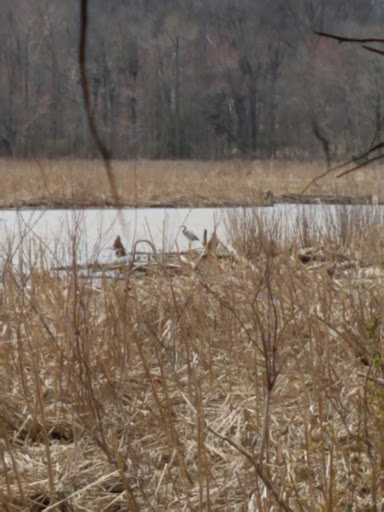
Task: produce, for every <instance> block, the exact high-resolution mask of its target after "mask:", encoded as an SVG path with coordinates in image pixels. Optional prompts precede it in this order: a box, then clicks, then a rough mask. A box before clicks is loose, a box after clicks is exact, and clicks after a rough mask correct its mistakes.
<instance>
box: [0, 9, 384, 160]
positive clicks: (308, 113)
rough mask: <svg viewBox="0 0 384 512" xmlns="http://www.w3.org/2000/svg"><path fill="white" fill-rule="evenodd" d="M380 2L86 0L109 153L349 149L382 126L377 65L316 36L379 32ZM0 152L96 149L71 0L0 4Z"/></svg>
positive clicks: (91, 76)
mask: <svg viewBox="0 0 384 512" xmlns="http://www.w3.org/2000/svg"><path fill="white" fill-rule="evenodd" d="M383 21H384V5H383V1H382V0H370V1H367V0H275V1H274V2H265V1H263V0H162V1H161V2H159V1H158V0H109V1H108V2H105V1H103V0H93V1H90V2H89V29H88V41H87V48H88V52H87V63H86V64H87V76H88V82H89V83H88V85H89V90H90V98H91V104H92V110H93V113H94V115H95V118H96V121H97V126H98V130H99V132H100V135H101V137H102V138H103V141H104V143H105V145H106V147H107V149H108V151H109V153H110V155H111V157H112V158H137V157H140V158H153V159H189V158H194V159H219V158H220V159H222V158H233V157H236V158H299V159H318V158H323V157H324V158H326V159H327V161H328V163H329V162H331V161H332V160H336V159H338V158H343V156H344V155H345V154H354V153H355V154H358V153H360V152H361V151H364V149H366V148H367V147H369V146H371V145H373V144H374V143H375V141H379V140H380V137H381V135H382V131H383V124H384V112H383V107H384V102H383V91H382V84H383V83H384V81H383V78H384V72H383V61H382V59H380V56H377V55H373V54H372V55H367V53H364V52H363V51H361V50H360V49H359V48H356V47H351V46H347V45H344V44H342V45H338V44H337V43H336V42H335V41H332V40H327V39H324V38H321V37H318V36H317V35H316V34H315V31H323V30H324V31H327V32H333V33H337V34H341V35H343V36H354V37H357V36H367V35H370V36H371V37H375V36H376V37H380V30H381V27H382V23H383ZM0 23H1V25H0V26H1V30H0V63H1V69H2V73H1V77H0V154H2V155H9V156H15V157H34V156H48V157H62V156H69V155H71V156H79V157H89V156H90V157H93V156H96V155H97V148H96V146H95V142H94V140H93V138H92V136H91V135H90V132H89V127H88V123H87V119H86V115H85V111H84V106H83V100H82V89H81V86H82V84H81V79H80V73H79V65H78V45H79V23H80V22H79V0H66V2H63V1H62V0H41V1H39V2H31V1H30V0H12V1H11V0H3V5H2V10H1V13H0Z"/></svg>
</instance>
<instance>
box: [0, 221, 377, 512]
mask: <svg viewBox="0 0 384 512" xmlns="http://www.w3.org/2000/svg"><path fill="white" fill-rule="evenodd" d="M343 215H344V217H343ZM346 215H347V213H346V212H345V211H344V212H343V211H342V212H341V217H340V218H341V220H342V219H343V218H344V223H341V224H340V225H341V226H342V227H341V228H340V229H338V232H337V234H336V236H334V235H335V231H332V229H334V228H332V227H330V228H329V233H331V234H332V236H331V235H330V236H328V237H327V236H326V237H325V238H323V240H322V241H321V244H322V247H321V248H320V245H319V240H316V244H317V246H316V248H315V249H313V248H312V249H309V248H307V249H305V251H306V253H305V254H306V257H307V260H305V259H304V257H303V256H302V252H300V250H301V251H303V248H301V249H300V250H299V249H298V248H295V247H296V246H299V245H302V244H301V241H300V240H302V239H304V237H306V245H309V243H310V242H311V240H309V238H308V237H309V235H308V233H306V227H305V223H303V225H301V226H299V227H298V231H297V236H296V239H295V241H294V243H293V244H292V241H291V242H290V243H289V244H288V243H279V242H277V241H276V239H278V235H279V234H278V233H274V232H273V230H272V232H271V231H269V232H268V230H265V229H263V226H262V224H261V223H260V221H259V220H258V219H257V217H255V216H254V217H252V216H250V217H247V218H244V219H232V229H233V245H234V246H235V247H236V252H237V254H236V256H235V257H233V258H230V259H219V258H217V257H215V256H211V257H209V258H207V259H206V260H201V261H200V264H199V265H198V267H197V268H196V269H193V268H192V266H191V265H189V264H188V263H187V262H185V263H181V273H180V274H179V275H173V276H171V275H170V274H169V273H168V272H167V271H166V269H164V268H163V267H161V266H159V267H156V266H155V267H154V268H153V269H152V270H151V271H150V272H149V273H148V274H147V275H146V276H141V277H138V276H136V275H133V274H129V273H127V274H126V276H125V278H124V279H123V280H120V281H111V280H107V279H101V280H94V279H92V278H90V279H89V280H87V281H84V280H80V279H79V276H78V275H77V273H76V265H74V266H73V269H72V272H68V274H67V275H65V276H61V278H58V277H57V276H56V275H52V273H51V272H49V271H48V270H47V269H46V270H44V269H36V268H32V267H30V265H29V263H28V261H24V262H23V274H20V273H19V272H16V271H15V270H13V269H12V268H11V267H10V266H9V265H7V264H5V265H4V271H3V281H2V282H3V285H2V292H1V302H2V304H1V311H2V313H1V332H2V335H1V338H0V368H1V370H0V371H1V382H2V393H1V398H0V418H1V422H0V428H1V430H0V438H1V442H0V503H1V510H9V511H16V510H23V511H25V510H31V511H32V510H34V511H37V510H64V511H76V512H77V511H89V510H94V511H97V510H100V511H123V510H132V511H133V510H148V511H160V510H164V511H182V510H194V511H195V510H211V511H218V510H222V511H227V510H234V511H252V512H254V511H260V512H270V511H278V510H292V511H293V510H294V511H319V512H320V511H324V510H327V511H345V512H347V511H368V510H369V511H373V510H375V511H379V510H383V508H384V502H383V496H384V477H383V475H384V472H383V468H384V428H383V426H384V362H383V354H384V341H383V340H384V338H383V331H382V330H383V327H382V319H383V314H384V311H383V309H384V287H383V279H384V270H383V263H384V261H383V258H382V256H381V255H380V254H378V253H377V250H376V248H377V240H378V238H382V236H383V233H382V229H381V227H380V225H379V223H378V222H377V219H375V218H374V217H371V218H370V219H365V220H364V219H362V220H361V219H360V223H359V221H358V219H357V220H356V219H353V218H346V217H345V216H346ZM255 226H256V228H255ZM257 226H258V227H257ZM362 226H364V229H362ZM245 231H246V233H244V232H245ZM312 241H313V240H312ZM311 251H312V252H311ZM311 254H312V256H311ZM314 255H315V256H314ZM303 261H306V265H304V264H303V263H302V262H303Z"/></svg>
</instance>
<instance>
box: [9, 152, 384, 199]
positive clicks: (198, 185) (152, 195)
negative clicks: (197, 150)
mask: <svg viewBox="0 0 384 512" xmlns="http://www.w3.org/2000/svg"><path fill="white" fill-rule="evenodd" d="M112 169H113V172H114V176H115V180H116V186H117V189H118V192H119V199H120V202H121V204H122V205H124V206H179V207H198V206H228V205H264V204H271V202H273V200H277V201H280V202H292V201H293V202H319V201H321V202H322V203H329V202H334V201H335V198H336V201H337V202H338V203H343V202H344V203H350V202H353V201H355V202H359V201H360V202H365V203H366V202H368V203H371V200H372V196H373V195H375V196H376V197H377V200H379V201H381V202H384V179H383V176H384V173H383V166H382V165H380V164H377V165H376V166H374V165H372V166H371V167H369V168H364V169H361V170H359V171H356V172H355V173H354V174H353V175H350V176H348V177H346V178H342V179H340V180H337V179H335V178H334V175H333V174H330V175H329V176H327V177H325V178H324V179H323V180H320V181H317V182H316V183H314V184H313V185H312V186H311V187H310V189H309V190H308V193H307V194H305V197H304V196H303V194H301V192H302V191H303V189H304V188H305V186H306V185H308V183H309V182H310V181H311V180H312V179H313V178H315V177H316V176H319V175H321V174H322V173H323V172H324V168H323V165H322V164H316V163H313V164H310V163H305V162H294V161H281V160H280V161H279V160H276V161H274V160H270V161H269V160H264V161H262V160H257V161H237V160H232V161H223V162H213V161H212V162H201V161H148V160H139V161H113V162H112ZM115 204H116V201H115V199H114V197H113V195H112V192H111V189H110V185H109V182H108V179H107V176H106V173H105V169H104V167H103V164H102V162H101V161H99V160H71V159H63V160H36V161H33V160H13V159H0V208H9V207H20V208H22V207H33V208H34V207H48V208H73V207H76V208H86V207H105V206H107V207H115Z"/></svg>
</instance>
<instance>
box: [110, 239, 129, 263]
mask: <svg viewBox="0 0 384 512" xmlns="http://www.w3.org/2000/svg"><path fill="white" fill-rule="evenodd" d="M113 248H114V249H115V253H116V256H117V257H118V258H122V257H123V256H126V255H127V251H126V250H125V247H124V245H123V244H122V242H121V238H120V236H117V237H116V240H115V241H114V242H113Z"/></svg>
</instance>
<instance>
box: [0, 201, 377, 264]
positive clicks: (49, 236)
mask: <svg viewBox="0 0 384 512" xmlns="http://www.w3.org/2000/svg"><path fill="white" fill-rule="evenodd" d="M383 212H384V209H383V207H381V206H370V205H359V206H350V205H348V206H345V205H342V206H338V205H297V204H276V205H274V206H273V207H257V208H193V209H187V208H138V209H132V208H127V209H122V210H121V211H120V212H119V211H118V210H116V209H84V210H37V209H35V210H20V211H17V210H2V211H0V243H1V248H2V251H1V253H2V258H3V259H4V257H5V254H9V253H10V252H11V253H12V254H13V258H14V261H15V260H17V259H18V256H17V255H18V254H20V250H22V251H23V253H24V254H26V253H29V254H32V253H33V252H34V251H35V252H34V253H35V254H37V252H39V251H40V249H41V248H43V249H44V251H45V254H46V256H47V257H48V258H51V259H53V260H54V261H55V263H56V264H65V263H68V262H69V261H71V259H72V255H73V247H75V251H76V255H77V256H76V257H77V260H78V261H79V262H80V263H81V262H85V261H92V260H95V259H97V260H99V261H110V260H112V259H114V258H115V254H114V251H113V250H112V245H113V241H114V239H115V238H116V236H117V235H120V236H121V239H122V241H123V243H124V245H125V247H126V248H127V251H128V252H129V251H130V250H131V247H132V246H133V244H134V242H135V241H137V240H142V239H146V240H150V241H151V242H152V243H153V245H154V246H155V247H156V250H158V251H165V252H173V251H183V250H186V249H188V248H189V242H188V240H187V239H186V238H185V237H184V236H183V234H182V231H181V228H180V226H181V225H183V224H184V225H186V226H187V227H188V229H191V230H192V231H193V232H194V233H195V234H196V235H197V236H198V237H199V238H200V240H202V239H203V232H204V230H205V229H206V230H207V234H208V237H209V236H210V235H211V234H212V232H213V231H214V230H216V233H217V235H218V237H219V239H220V240H222V241H223V242H224V243H226V244H229V245H230V241H231V234H230V231H231V229H230V226H231V225H232V226H233V220H234V218H238V219H244V218H245V217H247V215H249V214H252V215H253V216H255V215H256V216H257V218H258V219H261V220H262V222H263V226H264V227H266V228H267V229H268V226H270V229H273V230H275V232H276V233H280V234H282V233H284V234H285V235H287V233H288V236H289V233H290V232H291V233H292V232H293V231H294V230H295V228H297V226H298V225H299V224H303V219H306V220H305V222H306V224H307V229H310V230H312V231H313V232H321V231H322V230H324V226H325V225H328V226H329V224H333V225H334V226H336V225H339V224H340V223H341V222H342V221H343V218H344V221H345V219H346V218H350V217H351V215H353V214H354V213H356V214H358V216H359V217H360V218H364V217H366V218H368V217H370V218H371V217H372V215H373V214H374V215H375V216H376V219H377V218H378V219H379V221H380V222H382V221H383ZM253 218H254V217H253ZM280 236H282V235H280ZM199 245H200V246H201V243H199V242H194V244H193V247H199ZM31 247H32V248H31ZM37 249H39V251H38V250H37ZM148 249H149V246H148V244H139V245H138V246H137V250H138V251H140V250H145V251H148Z"/></svg>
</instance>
